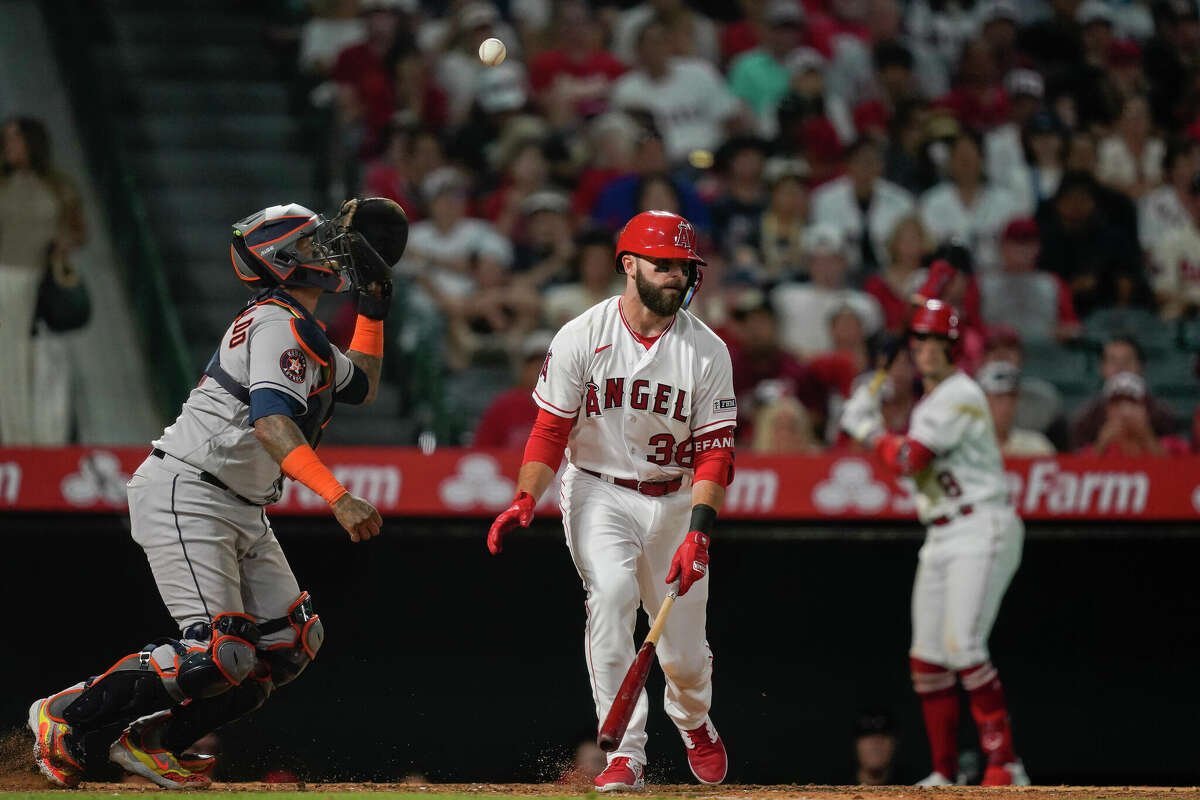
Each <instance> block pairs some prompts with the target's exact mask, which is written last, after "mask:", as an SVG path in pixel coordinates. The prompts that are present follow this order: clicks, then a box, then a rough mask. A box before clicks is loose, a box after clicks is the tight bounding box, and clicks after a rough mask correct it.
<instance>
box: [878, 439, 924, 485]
mask: <svg viewBox="0 0 1200 800" xmlns="http://www.w3.org/2000/svg"><path fill="white" fill-rule="evenodd" d="M875 454H876V455H877V456H879V458H880V459H881V460H882V461H883V463H884V464H887V465H888V466H889V467H891V468H892V469H893V470H895V471H896V472H898V473H900V474H901V475H912V474H913V473H915V472H920V471H921V470H923V469H925V468H926V467H928V466H929V464H930V463H931V462H932V461H933V451H932V450H930V449H929V448H928V447H926V446H925V445H923V444H921V443H920V442H918V441H917V440H915V439H910V438H908V437H907V436H900V435H899V434H895V433H885V434H884V435H883V436H880V437H879V438H878V439H876V440H875Z"/></svg>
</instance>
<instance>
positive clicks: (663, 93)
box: [611, 0, 744, 165]
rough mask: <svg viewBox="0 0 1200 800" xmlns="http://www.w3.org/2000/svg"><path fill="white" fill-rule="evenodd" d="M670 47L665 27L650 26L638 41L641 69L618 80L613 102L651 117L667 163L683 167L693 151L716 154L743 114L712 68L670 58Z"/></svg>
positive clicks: (658, 23)
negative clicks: (659, 134) (658, 134)
mask: <svg viewBox="0 0 1200 800" xmlns="http://www.w3.org/2000/svg"><path fill="white" fill-rule="evenodd" d="M665 1H667V2H674V1H675V0H665ZM638 8H641V7H640V6H639V7H638ZM633 10H637V9H633ZM666 47H667V30H666V28H665V27H664V25H663V23H662V22H661V21H660V20H658V19H652V20H650V21H649V22H647V23H646V24H645V26H644V27H643V28H642V29H641V32H640V33H639V35H638V38H637V54H638V57H637V68H636V69H633V70H631V71H629V72H627V73H625V74H624V75H622V76H621V77H620V78H618V79H617V81H616V83H614V84H613V90H612V98H611V99H612V104H613V106H614V107H616V108H624V109H628V110H640V111H644V112H647V113H649V114H650V116H651V117H653V119H654V124H655V126H656V127H657V128H658V130H659V131H661V132H662V137H663V144H664V145H665V146H666V155H667V160H668V162H669V163H671V164H673V165H679V164H685V163H687V160H688V157H689V156H690V155H691V153H692V152H693V151H696V150H706V151H709V152H713V151H715V150H716V149H717V147H719V146H720V144H721V142H722V141H723V140H724V139H725V135H726V132H727V131H728V130H729V129H731V128H735V127H738V126H739V125H741V124H742V121H743V119H744V115H743V111H742V107H741V103H740V101H738V99H737V98H736V97H734V96H733V95H732V94H731V93H730V92H729V89H728V88H726V86H725V81H724V79H723V78H722V77H721V75H720V73H718V72H717V71H716V70H715V69H713V67H712V66H711V65H710V64H708V63H706V62H704V61H701V60H699V59H692V58H672V57H670V56H669V55H668V54H667V50H666Z"/></svg>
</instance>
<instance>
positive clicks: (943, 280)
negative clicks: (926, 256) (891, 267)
mask: <svg viewBox="0 0 1200 800" xmlns="http://www.w3.org/2000/svg"><path fill="white" fill-rule="evenodd" d="M957 273H958V270H956V269H955V268H954V266H953V265H952V264H951V263H950V262H949V261H946V260H945V259H944V258H939V259H938V260H936V261H934V262H933V263H932V264H930V265H929V277H927V278H926V279H925V283H923V284H921V288H920V289H917V291H916V293H915V295H914V297H913V302H914V303H917V304H918V305H920V304H922V303H924V302H925V301H926V300H940V299H941V298H942V292H944V291H946V287H947V286H948V285H949V284H950V281H951V280H953V279H954V276H955V275H956V274H957Z"/></svg>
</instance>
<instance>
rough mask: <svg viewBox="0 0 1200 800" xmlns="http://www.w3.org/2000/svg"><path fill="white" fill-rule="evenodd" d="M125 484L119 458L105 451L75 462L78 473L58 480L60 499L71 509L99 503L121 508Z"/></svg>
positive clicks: (122, 506)
mask: <svg viewBox="0 0 1200 800" xmlns="http://www.w3.org/2000/svg"><path fill="white" fill-rule="evenodd" d="M128 482H129V476H128V475H127V474H125V472H124V470H122V469H121V460H120V459H119V458H117V457H116V456H115V455H114V454H112V453H110V452H108V451H107V450H93V451H92V452H90V453H88V454H86V455H84V456H83V457H82V458H80V459H79V470H78V472H72V473H71V474H70V475H68V476H67V477H65V478H63V479H62V484H61V488H62V494H63V498H64V499H66V501H67V502H68V503H70V504H71V505H73V506H92V505H95V504H96V503H103V504H105V505H109V506H113V507H114V508H124V507H125V505H126V503H127V501H126V499H125V484H126V483H128Z"/></svg>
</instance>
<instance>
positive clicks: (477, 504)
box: [0, 447, 1200, 522]
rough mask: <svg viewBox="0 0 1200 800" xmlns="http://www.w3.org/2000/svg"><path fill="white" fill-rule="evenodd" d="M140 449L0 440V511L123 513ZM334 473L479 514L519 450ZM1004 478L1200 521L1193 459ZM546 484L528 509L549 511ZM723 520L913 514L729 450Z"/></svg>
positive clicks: (805, 467)
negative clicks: (730, 478)
mask: <svg viewBox="0 0 1200 800" xmlns="http://www.w3.org/2000/svg"><path fill="white" fill-rule="evenodd" d="M146 455H147V450H146V448H144V447H66V448H29V449H21V448H10V449H4V448H0V512H4V511H52V512H72V511H78V512H123V511H124V510H125V482H126V481H127V480H128V479H129V475H130V474H131V473H132V472H133V471H134V470H135V469H137V466H138V464H140V463H141V462H142V460H143V459H145V458H146ZM321 457H322V459H323V460H324V461H325V463H326V464H327V465H328V466H329V467H330V469H332V470H333V473H334V475H336V476H337V478H338V479H339V480H340V481H341V482H342V483H343V484H345V486H346V488H347V489H349V490H350V491H351V492H353V493H354V494H356V495H359V496H361V497H364V498H366V499H367V500H368V501H370V502H371V503H373V504H374V505H375V506H376V507H377V508H378V509H379V511H380V512H381V513H382V514H384V515H390V516H409V517H488V516H490V515H492V514H494V513H495V512H496V511H497V510H499V509H503V508H505V507H506V506H507V505H508V504H509V503H510V502H511V501H512V497H513V493H514V485H515V479H516V474H517V469H518V467H519V466H520V460H521V454H520V453H519V452H497V451H473V450H462V449H442V450H438V451H436V452H434V453H432V454H429V455H426V454H423V453H422V452H421V451H419V450H417V449H412V448H393V447H340V448H339V447H323V448H321ZM1007 468H1008V479H1009V485H1010V486H1011V488H1012V496H1013V500H1014V502H1015V504H1016V507H1017V509H1018V511H1019V512H1020V514H1021V515H1022V516H1023V517H1025V518H1026V519H1030V520H1147V521H1149V520H1158V521H1170V520H1196V519H1200V457H1184V458H1164V459H1120V458H1111V459H1109V458H1104V459H1099V458H1093V457H1090V456H1058V457H1054V458H1037V459H1028V460H1012V461H1010V462H1008V464H1007ZM557 497H558V493H557V492H556V491H554V490H553V489H552V490H551V491H549V492H547V493H546V497H544V498H543V499H542V502H541V503H540V504H539V507H538V512H539V514H557V513H558V509H557ZM271 512H272V513H273V514H323V513H328V512H327V510H326V506H325V503H324V501H322V500H321V499H320V498H319V497H317V496H316V495H314V494H313V493H312V492H310V491H309V490H308V489H306V488H304V487H303V486H298V485H296V484H294V483H292V482H291V481H288V485H287V488H286V490H285V492H284V496H283V499H282V500H281V501H280V502H279V503H277V504H275V505H274V506H272V507H271ZM722 516H723V517H726V518H736V519H747V520H756V519H758V520H780V521H782V520H796V521H814V522H819V521H827V522H828V521H834V520H839V519H855V520H903V519H911V518H913V516H914V512H913V502H912V498H911V497H910V496H909V494H908V490H907V489H906V488H905V487H904V486H902V485H900V484H899V483H897V482H896V481H894V480H893V479H892V478H891V477H890V475H889V474H888V472H887V470H885V469H884V468H883V466H882V465H881V464H879V463H878V462H877V461H875V459H874V458H872V457H870V456H865V455H850V454H830V455H820V456H773V457H765V456H752V455H749V454H740V455H739V456H738V458H737V477H736V478H735V479H734V482H733V485H732V486H730V487H729V492H728V494H727V497H726V504H725V510H724V511H723V512H722Z"/></svg>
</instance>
